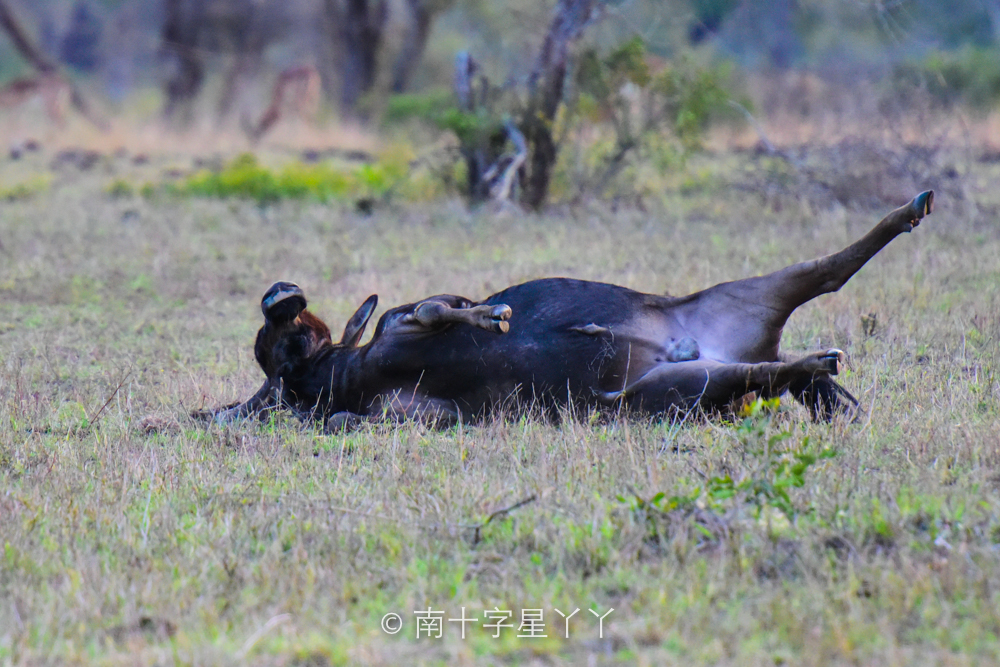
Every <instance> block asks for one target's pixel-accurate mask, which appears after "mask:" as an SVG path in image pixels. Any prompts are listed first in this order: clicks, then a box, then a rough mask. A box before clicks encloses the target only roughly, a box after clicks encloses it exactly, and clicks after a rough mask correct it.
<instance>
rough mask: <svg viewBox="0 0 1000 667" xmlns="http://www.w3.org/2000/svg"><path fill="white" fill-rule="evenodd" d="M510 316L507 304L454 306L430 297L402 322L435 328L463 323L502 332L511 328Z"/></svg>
mask: <svg viewBox="0 0 1000 667" xmlns="http://www.w3.org/2000/svg"><path fill="white" fill-rule="evenodd" d="M510 316H511V310H510V306H507V305H505V304H498V305H495V306H472V307H471V308H453V307H452V306H450V305H448V304H446V303H444V302H443V301H437V300H430V299H429V300H427V301H421V302H420V303H418V304H417V305H416V307H415V308H414V309H413V312H412V313H410V314H409V315H407V316H405V317H404V318H403V319H402V320H401V324H404V325H406V324H411V325H413V324H416V325H418V326H420V327H423V328H426V329H432V330H433V329H439V328H441V327H443V326H445V325H448V324H458V323H461V324H468V325H470V326H473V327H478V328H479V329H485V330H486V331H492V332H494V333H499V334H502V333H507V332H508V331H509V330H510V324H508V322H507V320H508V319H510Z"/></svg>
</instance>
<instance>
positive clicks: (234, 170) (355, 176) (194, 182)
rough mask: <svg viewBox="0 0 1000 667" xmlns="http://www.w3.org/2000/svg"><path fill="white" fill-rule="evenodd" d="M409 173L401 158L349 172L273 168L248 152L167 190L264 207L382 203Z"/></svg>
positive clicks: (293, 166)
mask: <svg viewBox="0 0 1000 667" xmlns="http://www.w3.org/2000/svg"><path fill="white" fill-rule="evenodd" d="M408 174H409V165H408V161H406V160H405V159H399V158H396V159H392V158H389V159H385V160H383V161H380V162H377V163H373V164H363V165H361V166H359V167H354V168H346V169H338V168H335V167H332V166H330V165H323V164H320V165H307V164H302V163H292V164H289V165H286V166H285V167H283V168H281V169H270V168H268V167H265V166H263V165H261V164H260V163H259V162H258V161H257V158H256V157H255V156H254V155H252V154H250V153H245V154H243V155H240V156H239V157H237V158H236V159H235V160H233V161H232V162H230V163H229V164H227V165H226V166H225V167H223V168H222V169H221V170H219V171H209V170H207V169H206V170H202V171H199V172H197V173H195V174H193V175H192V176H189V177H188V178H187V179H185V180H184V181H182V182H181V183H179V184H176V185H171V186H169V187H168V190H169V191H170V192H173V193H174V194H180V195H190V196H197V197H219V198H226V197H238V198H243V199H252V200H254V201H255V202H257V203H258V204H261V205H264V204H269V203H273V202H277V201H281V200H283V199H313V200H316V201H320V202H328V201H336V200H349V199H364V198H369V199H378V198H384V197H386V196H388V195H389V193H390V192H392V191H393V189H394V188H396V187H397V186H398V185H399V184H400V183H402V181H404V180H405V179H406V178H407V176H408Z"/></svg>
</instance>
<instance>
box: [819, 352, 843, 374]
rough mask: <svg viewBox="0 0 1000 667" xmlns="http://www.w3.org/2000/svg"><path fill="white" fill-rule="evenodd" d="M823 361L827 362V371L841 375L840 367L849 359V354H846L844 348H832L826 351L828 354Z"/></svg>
mask: <svg viewBox="0 0 1000 667" xmlns="http://www.w3.org/2000/svg"><path fill="white" fill-rule="evenodd" d="M822 359H823V362H824V363H825V364H826V369H827V372H829V373H830V375H839V374H840V368H841V366H842V365H843V364H844V362H845V361H846V359H847V355H846V354H844V352H843V351H842V350H838V349H836V348H832V349H830V350H827V351H826V354H824V355H823V357H822Z"/></svg>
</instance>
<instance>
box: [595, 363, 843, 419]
mask: <svg viewBox="0 0 1000 667" xmlns="http://www.w3.org/2000/svg"><path fill="white" fill-rule="evenodd" d="M843 359H844V353H843V352H841V351H840V350H836V349H831V350H827V351H825V352H816V353H813V354H810V355H807V356H805V357H803V358H801V359H799V360H797V361H791V362H785V361H775V362H764V363H757V364H745V363H733V364H726V363H720V362H717V361H712V360H708V359H701V360H697V361H685V362H680V363H663V364H660V365H659V366H657V367H655V368H654V369H653V370H651V371H650V372H648V373H646V374H645V375H644V376H642V377H641V378H639V379H638V380H636V381H635V382H634V383H632V384H631V385H630V386H628V387H626V388H625V389H624V391H617V392H607V393H604V394H602V395H601V398H602V399H603V401H604V402H608V403H613V402H616V401H619V400H623V401H624V402H625V403H626V405H628V406H629V407H634V408H637V409H640V410H643V411H646V412H661V411H664V410H667V409H669V408H671V407H674V408H681V409H690V408H693V407H696V406H701V407H703V408H705V409H713V408H720V407H722V406H725V405H727V404H729V403H730V402H732V401H733V400H734V399H736V398H739V397H740V396H743V395H745V394H748V393H750V392H752V391H756V392H762V393H766V394H769V395H772V396H776V395H779V394H781V393H783V392H785V391H786V390H787V389H788V388H789V386H790V385H792V384H794V383H797V382H798V383H808V382H809V381H812V380H818V379H821V378H828V377H829V376H830V375H836V374H837V373H838V372H839V369H840V364H841V363H842V362H843Z"/></svg>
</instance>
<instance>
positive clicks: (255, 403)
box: [191, 380, 280, 425]
mask: <svg viewBox="0 0 1000 667" xmlns="http://www.w3.org/2000/svg"><path fill="white" fill-rule="evenodd" d="M279 403H280V401H279V399H278V390H277V389H276V388H275V387H274V386H272V384H271V381H270V380H264V384H262V385H261V387H260V389H258V390H257V393H255V394H254V395H253V396H251V397H250V398H249V399H247V400H246V401H244V402H243V403H236V404H233V405H227V406H225V407H222V408H216V409H215V410H199V411H197V412H194V413H192V414H191V416H192V417H194V418H195V419H204V420H211V421H214V422H215V423H216V424H220V425H221V424H231V423H233V422H236V421H240V420H241V419H246V418H247V417H257V418H258V419H265V418H266V417H267V416H268V415H269V414H271V412H273V411H274V410H275V409H277V408H278V406H279Z"/></svg>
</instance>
